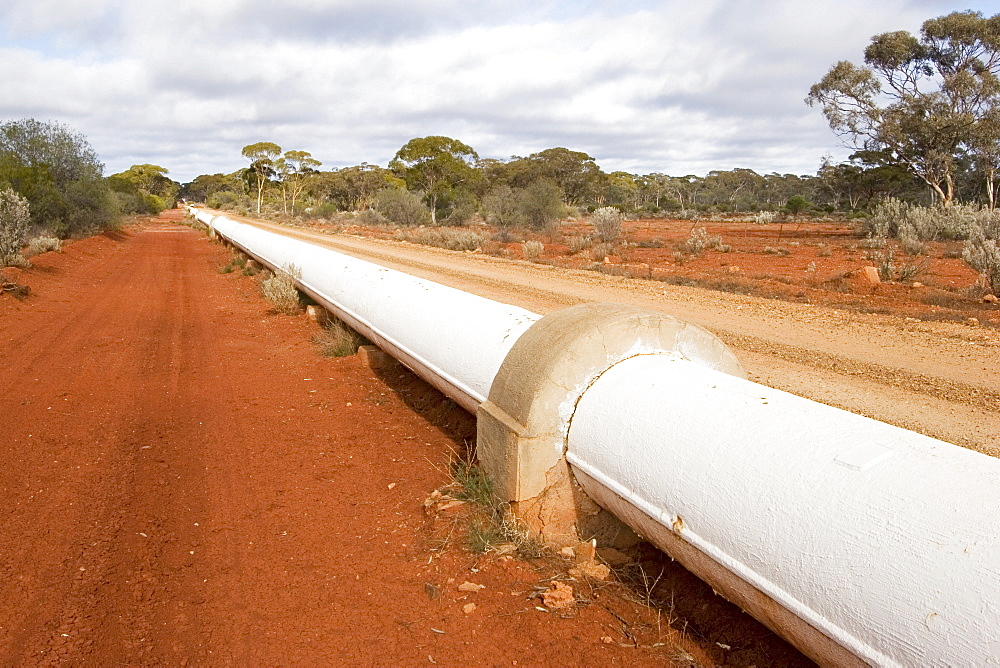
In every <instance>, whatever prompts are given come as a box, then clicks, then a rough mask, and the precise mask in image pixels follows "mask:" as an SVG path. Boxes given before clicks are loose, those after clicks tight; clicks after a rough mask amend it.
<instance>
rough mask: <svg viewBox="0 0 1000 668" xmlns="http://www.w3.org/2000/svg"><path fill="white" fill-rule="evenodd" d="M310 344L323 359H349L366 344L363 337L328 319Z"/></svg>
mask: <svg viewBox="0 0 1000 668" xmlns="http://www.w3.org/2000/svg"><path fill="white" fill-rule="evenodd" d="M312 342H313V344H314V345H315V346H316V347H317V348H318V349H319V354H320V355H322V356H323V357H350V356H351V355H354V354H355V353H357V352H358V348H360V347H361V346H363V345H364V344H365V343H367V341H366V340H365V338H364V337H363V336H361V335H360V334H358V333H357V332H355V331H354V330H353V329H351V328H350V327H348V326H347V325H345V324H344V323H343V322H341V321H340V320H338V319H336V318H330V319H328V320H327V321H326V322H325V323H324V324H323V328H322V329H321V330H320V332H319V333H318V334H316V335H315V336H314V337H313V338H312Z"/></svg>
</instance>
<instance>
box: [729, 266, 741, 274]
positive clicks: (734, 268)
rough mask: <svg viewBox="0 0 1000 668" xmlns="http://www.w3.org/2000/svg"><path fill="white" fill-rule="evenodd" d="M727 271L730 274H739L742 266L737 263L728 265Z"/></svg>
mask: <svg viewBox="0 0 1000 668" xmlns="http://www.w3.org/2000/svg"><path fill="white" fill-rule="evenodd" d="M726 271H727V272H728V273H730V274H738V273H740V268H739V267H737V266H736V265H735V264H731V265H729V266H728V267H726Z"/></svg>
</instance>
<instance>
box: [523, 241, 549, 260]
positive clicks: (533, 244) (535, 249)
mask: <svg viewBox="0 0 1000 668" xmlns="http://www.w3.org/2000/svg"><path fill="white" fill-rule="evenodd" d="M543 250H545V244H543V243H542V242H540V241H535V240H533V239H532V240H530V241H525V242H524V243H523V244H521V255H523V256H524V259H525V260H537V259H538V256H539V255H541V254H542V251H543Z"/></svg>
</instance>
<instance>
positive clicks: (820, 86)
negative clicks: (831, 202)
mask: <svg viewBox="0 0 1000 668" xmlns="http://www.w3.org/2000/svg"><path fill="white" fill-rule="evenodd" d="M864 60H865V65H864V66H858V65H854V64H853V63H850V62H847V61H841V62H839V63H837V64H836V65H834V66H833V67H832V68H831V69H830V71H829V72H827V74H826V75H825V76H824V77H823V79H822V80H821V81H820V82H819V83H817V84H815V85H814V86H813V87H812V88H811V89H810V91H809V96H808V97H807V98H806V102H807V103H808V104H810V105H813V104H819V105H820V107H821V108H822V110H823V114H824V115H825V116H826V118H827V120H828V121H829V123H830V127H831V128H832V129H833V130H834V131H835V132H837V133H838V134H840V135H841V136H844V137H845V138H847V140H848V141H849V142H850V143H851V145H853V146H854V147H855V148H857V149H859V150H861V151H863V152H866V153H867V154H869V155H871V156H877V157H878V161H879V164H884V165H901V166H905V167H906V168H907V169H909V170H910V171H911V172H912V173H913V174H914V175H916V176H917V177H918V178H920V179H921V180H922V181H924V183H926V184H927V186H928V187H929V188H931V189H932V190H933V191H934V193H935V194H936V196H937V199H938V201H940V202H941V203H943V204H945V205H948V204H950V203H951V202H952V200H953V199H954V197H955V187H956V183H955V181H956V179H955V176H956V171H957V170H958V168H959V162H960V160H961V159H963V158H964V157H965V156H966V155H971V156H973V157H974V158H975V159H976V160H977V161H979V162H980V163H983V162H988V163H991V165H990V166H987V165H984V167H989V169H987V171H990V170H993V168H995V166H996V160H997V158H998V157H1000V155H998V154H1000V151H998V150H997V148H996V144H995V142H994V141H993V139H995V137H998V136H1000V128H998V127H994V126H993V123H994V121H995V119H996V114H997V108H998V107H1000V79H998V74H1000V14H998V15H997V16H994V17H992V18H989V19H987V18H983V15H982V14H981V13H979V12H972V11H967V12H953V13H951V14H948V15H947V16H942V17H939V18H936V19H930V20H928V21H925V22H924V24H923V27H922V29H921V37H920V38H919V39H918V38H916V37H914V36H913V35H911V34H909V33H907V32H905V31H896V32H889V33H884V34H881V35H876V36H874V37H873V38H872V40H871V43H870V44H869V46H868V48H867V49H865V54H864ZM989 178H990V182H991V183H992V179H993V177H992V171H991V173H990V176H989Z"/></svg>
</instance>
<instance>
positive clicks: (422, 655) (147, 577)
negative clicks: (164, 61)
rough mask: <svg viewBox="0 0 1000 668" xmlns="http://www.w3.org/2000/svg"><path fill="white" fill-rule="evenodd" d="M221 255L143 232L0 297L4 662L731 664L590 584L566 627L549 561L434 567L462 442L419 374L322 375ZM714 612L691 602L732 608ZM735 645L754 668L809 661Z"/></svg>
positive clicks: (82, 249) (156, 228)
mask: <svg viewBox="0 0 1000 668" xmlns="http://www.w3.org/2000/svg"><path fill="white" fill-rule="evenodd" d="M170 215H171V217H172V218H173V220H175V221H176V220H178V219H179V217H180V212H176V211H175V212H170ZM228 257H229V256H228V253H227V252H226V251H224V250H223V249H222V248H221V247H219V246H216V245H213V244H211V243H209V242H208V240H207V239H206V238H205V237H204V236H203V235H201V234H200V233H198V232H195V231H193V230H191V229H189V228H186V227H183V226H179V225H176V224H173V223H171V222H169V221H163V220H161V221H157V222H150V223H144V224H141V225H138V226H135V227H132V228H130V229H129V231H127V232H125V233H122V234H121V235H118V236H117V237H114V238H111V237H96V238H94V239H88V240H83V241H79V242H75V243H73V244H71V245H70V246H69V247H68V248H67V250H66V251H65V252H63V253H49V254H46V255H43V256H40V257H38V258H35V261H34V262H35V265H36V266H35V268H34V269H31V270H29V271H28V272H26V273H25V274H24V279H23V280H24V282H26V283H28V284H29V285H30V286H31V287H32V291H33V294H32V296H31V297H29V298H28V299H27V300H25V301H23V302H18V301H16V300H14V299H13V298H12V297H10V296H4V297H2V298H0V360H2V365H0V414H2V416H3V420H2V425H3V431H2V434H0V462H2V466H0V495H2V497H0V498H2V499H3V504H2V506H0V601H2V604H0V664H3V665H12V664H26V665H47V664H53V663H59V662H69V663H77V664H80V663H83V664H98V665H112V664H115V665H120V664H154V663H155V664H160V663H167V664H180V665H186V664H187V663H189V662H192V663H201V664H208V665H217V664H235V665H263V664H292V663H309V664H343V663H354V664H357V663H364V664H371V663H379V664H407V665H412V664H430V663H445V664H469V663H474V664H492V665H499V664H504V665H512V664H514V663H516V664H520V665H524V664H543V663H544V664H552V663H557V664H575V663H580V664H596V663H612V664H636V663H649V662H657V661H671V660H673V661H682V662H684V663H688V665H690V664H691V663H692V662H696V663H699V664H712V663H721V662H726V661H727V660H728V659H733V658H734V657H732V656H730V657H727V656H725V655H724V653H723V650H720V649H718V647H721V646H722V645H718V647H717V646H716V645H717V642H718V640H717V639H719V640H722V639H725V638H722V637H720V636H718V635H717V634H716V635H712V633H709V632H703V633H701V634H700V636H701V637H699V638H693V637H692V636H691V634H690V633H688V634H687V635H685V636H684V637H680V636H681V635H682V634H680V633H678V632H677V630H675V629H673V628H671V626H670V623H669V622H674V623H675V625H677V620H674V619H669V620H666V621H664V620H663V619H661V620H660V622H661V624H660V625H659V626H657V620H656V615H655V614H654V613H652V612H651V611H650V610H649V609H647V608H644V607H643V606H639V605H636V604H632V603H630V602H628V601H626V600H624V599H623V598H622V597H621V595H620V594H619V593H616V592H618V590H617V589H616V587H615V586H610V587H607V588H604V589H601V588H599V587H598V588H596V589H593V588H588V587H587V586H586V585H580V584H579V583H577V584H575V585H574V586H575V588H576V589H577V593H578V597H579V598H581V599H585V600H583V601H581V603H580V604H579V605H578V606H577V607H576V608H575V609H573V610H572V614H569V615H564V616H560V615H556V614H553V613H551V612H544V611H539V610H538V609H537V607H536V606H539V605H540V603H539V601H538V600H536V599H533V598H532V594H533V593H534V591H535V588H536V587H544V586H546V584H547V583H548V581H549V579H551V578H552V577H555V576H558V569H554V568H553V567H552V566H551V564H548V565H546V564H544V563H542V564H537V563H535V564H532V563H528V562H523V561H518V560H510V559H503V558H497V557H496V556H495V555H494V556H490V557H482V556H476V555H473V554H471V553H469V552H466V551H464V550H461V549H456V548H454V547H452V548H449V549H444V550H440V549H437V550H436V549H434V548H435V546H436V544H435V543H434V541H433V540H432V538H433V536H432V534H434V532H433V531H431V528H433V527H431V528H429V526H430V520H428V519H427V518H426V517H425V515H424V513H423V512H422V509H421V502H422V501H423V500H424V499H425V498H426V497H427V496H428V494H430V492H431V491H433V490H434V489H435V488H437V487H440V486H441V485H443V484H445V483H446V482H447V481H448V477H447V475H446V474H447V462H448V460H449V452H451V451H453V450H454V449H456V448H458V447H460V444H459V443H456V442H455V441H456V439H458V438H460V436H456V432H454V431H448V430H447V429H443V428H441V427H439V426H436V425H435V424H434V423H433V422H432V421H431V419H429V418H428V417H425V416H422V415H421V414H419V413H417V412H415V411H414V410H412V409H411V408H410V407H409V406H408V405H407V404H408V403H410V404H413V403H415V401H416V400H417V399H419V397H417V398H416V399H415V396H414V395H413V392H414V389H413V388H414V387H415V386H414V383H413V381H412V379H409V380H408V379H407V378H408V377H404V376H403V375H402V374H397V376H398V377H396V378H393V377H390V376H392V374H387V375H386V377H385V378H382V377H378V376H376V375H375V374H374V373H373V372H372V371H371V370H369V369H368V368H367V367H366V366H363V365H362V363H361V362H360V360H359V359H358V358H357V357H354V358H346V359H340V360H329V359H323V358H321V357H320V356H318V355H317V354H316V352H315V351H314V349H313V347H312V345H311V344H310V343H309V338H310V337H311V336H312V334H314V333H315V331H316V329H315V325H313V324H312V323H310V322H308V320H307V319H306V318H305V317H304V316H298V317H289V316H280V315H274V314H270V313H268V310H267V308H268V307H267V305H266V303H264V302H263V301H262V300H261V298H260V297H259V296H258V294H257V284H256V282H255V281H254V280H252V279H248V278H245V277H242V276H239V275H237V274H229V275H222V274H219V273H218V268H219V267H220V266H221V265H222V264H224V263H225V261H226V260H227V259H228ZM408 392H409V393H410V394H408ZM417 394H419V392H418V393H417ZM438 528H440V527H438ZM439 533H440V532H438V534H439ZM466 580H468V581H472V582H475V583H479V584H483V585H486V588H485V589H483V590H482V591H480V592H478V593H464V592H461V591H458V589H457V586H458V585H459V584H461V583H463V582H465V581H466ZM706 597H707V598H706V600H707V602H704V603H702V602H698V603H692V604H690V606H689V607H691V608H692V609H695V608H697V611H699V614H700V615H702V616H703V617H704V616H708V617H713V616H716V615H723V616H724V615H730V616H731V615H733V614H735V613H733V612H732V611H729V610H728V609H726V608H725V606H726V604H724V603H722V602H721V600H719V599H713V597H711V595H710V594H707V595H706ZM470 602H472V603H476V609H475V610H474V611H472V612H468V613H466V612H464V611H463V609H462V607H463V606H464V605H466V604H468V603H470ZM720 606H721V607H720ZM684 624H687V621H684ZM737 626H739V627H740V628H742V629H743V632H744V633H745V634H746V635H745V637H744V639H743V640H745V639H746V638H747V637H749V638H752V641H746V642H744V641H743V640H740V639H739V638H735V639H733V638H730V639H729V640H728V644H727V643H723V644H726V646H727V648H729V647H730V645H734V644H736V641H737V640H740V645H739V646H738V647H733V648H732V651H733V652H738V650H739V649H741V648H742V649H744V650H747V653H746V654H745V656H744V660H743V661H736V663H744V664H746V663H749V662H752V661H758V662H760V661H764V662H767V657H770V658H771V659H774V660H779V661H781V662H784V661H801V658H800V657H797V655H795V654H794V653H791V652H790V651H789V650H788V648H787V647H786V646H784V645H783V644H782V643H780V641H778V640H776V639H774V638H773V636H770V634H768V633H767V632H766V631H765V630H763V629H761V628H760V627H756V628H754V627H753V626H747V625H746V624H745V623H744V622H739V623H738V624H737ZM733 628H736V627H733ZM602 638H604V639H605V640H603V641H602ZM657 643H664V644H662V645H658V644H657ZM629 645H631V646H629ZM635 645H639V646H638V647H636V646H635ZM762 647H764V648H765V649H761V648H762ZM761 652H763V653H761ZM779 657H780V659H779Z"/></svg>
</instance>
